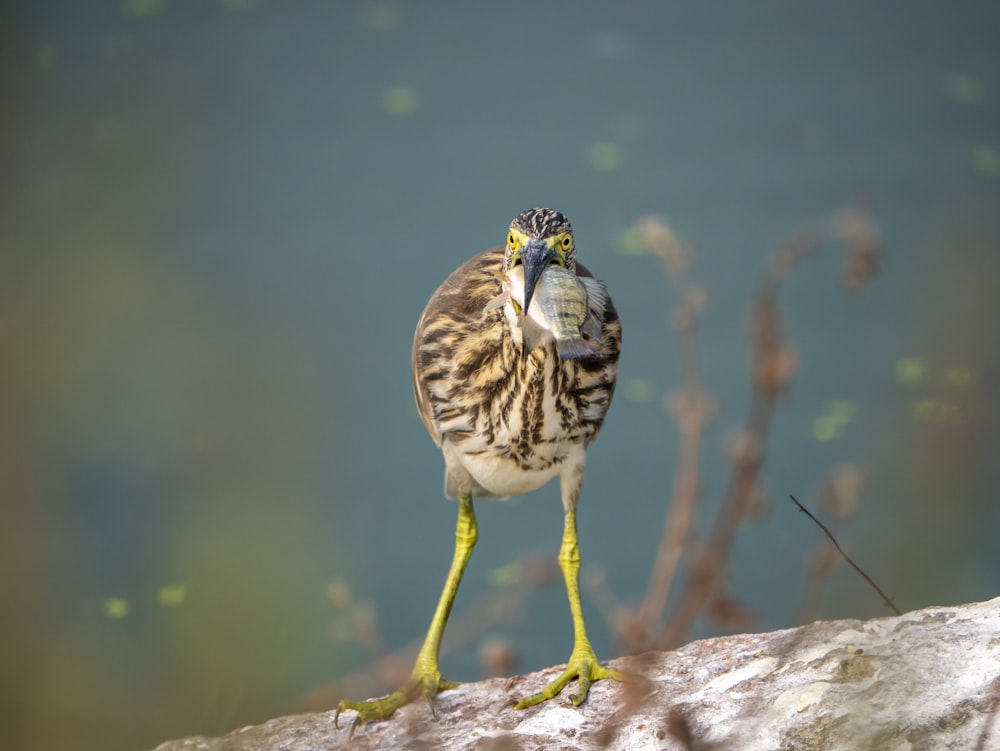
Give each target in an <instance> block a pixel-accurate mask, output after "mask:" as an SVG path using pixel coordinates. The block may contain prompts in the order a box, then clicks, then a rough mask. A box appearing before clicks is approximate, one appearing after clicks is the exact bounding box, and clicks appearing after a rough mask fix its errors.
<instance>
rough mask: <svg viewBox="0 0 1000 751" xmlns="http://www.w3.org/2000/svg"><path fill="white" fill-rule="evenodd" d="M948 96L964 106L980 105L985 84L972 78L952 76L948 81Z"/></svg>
mask: <svg viewBox="0 0 1000 751" xmlns="http://www.w3.org/2000/svg"><path fill="white" fill-rule="evenodd" d="M948 96H949V97H951V98H952V99H954V100H955V101H956V102H961V103H962V104H980V103H982V101H983V84H982V83H981V82H980V81H979V79H978V78H973V77H972V76H952V77H951V78H949V79H948Z"/></svg>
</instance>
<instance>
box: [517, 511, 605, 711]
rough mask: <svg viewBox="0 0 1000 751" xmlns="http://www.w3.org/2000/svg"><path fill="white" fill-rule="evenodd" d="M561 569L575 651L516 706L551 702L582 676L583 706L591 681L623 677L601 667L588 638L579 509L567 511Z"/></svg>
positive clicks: (579, 697) (577, 698) (578, 700)
mask: <svg viewBox="0 0 1000 751" xmlns="http://www.w3.org/2000/svg"><path fill="white" fill-rule="evenodd" d="M559 568H561V569H562V572H563V577H564V578H565V579H566V593H567V594H568V595H569V610H570V613H571V614H572V615H573V652H572V653H571V654H570V656H569V661H568V662H567V663H566V669H565V670H564V671H563V672H562V674H561V675H560V676H559V677H558V678H556V679H555V680H554V681H552V683H550V684H549V685H548V686H546V687H545V688H543V689H542V690H541V691H539V692H538V693H537V694H532V695H531V696H526V697H525V698H523V699H521V701H519V702H517V704H515V705H514V709H527V708H528V707H533V706H535V705H536V704H541V703H542V702H543V701H548V700H549V699H551V698H553V697H554V696H556V695H558V694H559V692H560V691H562V690H563V689H564V688H565V687H566V684H567V683H569V682H570V681H571V680H573V679H574V678H578V679H579V683H578V684H577V688H576V693H575V694H573V696H572V697H571V698H572V700H573V704H574V705H576V706H580V705H581V704H582V703H583V702H584V701H586V699H587V694H588V693H589V692H590V684H591V683H593V682H594V681H597V680H600V679H602V678H612V679H614V680H616V681H621V680H624V676H622V674H621V673H619V672H618V671H617V670H613V669H612V668H606V667H602V666H601V665H600V663H598V661H597V655H596V654H594V648H593V647H592V646H590V640H589V639H588V638H587V627H586V626H585V625H584V623H583V609H582V608H581V607H580V546H579V544H578V543H577V539H576V509H572V508H571V509H569V510H567V511H566V523H565V526H564V528H563V541H562V547H561V548H560V550H559Z"/></svg>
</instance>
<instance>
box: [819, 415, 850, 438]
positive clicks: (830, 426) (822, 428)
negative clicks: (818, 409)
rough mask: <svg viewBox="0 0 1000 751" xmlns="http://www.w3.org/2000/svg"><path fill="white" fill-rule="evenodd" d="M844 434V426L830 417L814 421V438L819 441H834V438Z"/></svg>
mask: <svg viewBox="0 0 1000 751" xmlns="http://www.w3.org/2000/svg"><path fill="white" fill-rule="evenodd" d="M843 432H844V428H843V425H841V424H840V423H839V422H837V420H835V419H833V418H831V417H829V416H827V417H817V418H816V419H815V420H814V421H813V426H812V436H813V438H815V439H816V440H817V441H832V440H833V439H834V438H839V437H840V435H841V433H843Z"/></svg>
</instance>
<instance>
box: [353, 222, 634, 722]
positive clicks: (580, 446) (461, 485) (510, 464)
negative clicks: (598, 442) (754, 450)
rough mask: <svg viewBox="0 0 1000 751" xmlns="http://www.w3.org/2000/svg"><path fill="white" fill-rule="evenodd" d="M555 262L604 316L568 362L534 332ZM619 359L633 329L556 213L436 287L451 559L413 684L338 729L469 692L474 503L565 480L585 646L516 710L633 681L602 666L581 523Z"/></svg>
mask: <svg viewBox="0 0 1000 751" xmlns="http://www.w3.org/2000/svg"><path fill="white" fill-rule="evenodd" d="M553 266H556V267H561V269H562V270H565V271H567V272H570V273H571V274H574V275H575V276H576V277H577V278H578V279H579V281H580V282H582V283H585V284H583V285H582V287H583V289H584V290H585V291H586V293H587V303H588V307H589V313H588V316H589V318H591V319H596V320H590V321H588V323H590V324H591V325H590V326H584V327H583V329H584V331H589V332H590V334H589V335H590V336H593V341H589V342H588V346H587V348H586V350H585V351H583V352H581V351H580V349H579V348H577V349H571V350H570V352H569V353H568V354H567V353H565V352H564V354H563V356H561V355H560V346H559V344H560V343H559V342H558V341H556V339H555V338H554V337H553V336H552V335H548V336H547V337H546V336H543V337H541V338H540V339H539V338H538V337H526V336H525V330H526V326H527V324H528V314H529V313H530V312H531V311H533V310H535V308H534V307H533V299H534V301H535V303H538V297H539V296H540V295H541V294H543V292H542V291H540V290H544V288H545V284H546V282H545V279H546V277H545V272H546V269H547V268H549V267H553ZM560 273H562V272H560ZM512 280H517V283H513V282H512ZM536 333H537V332H536ZM526 340H527V341H526ZM620 352H621V322H620V320H619V317H618V312H617V310H616V309H615V306H614V304H613V303H612V302H611V299H610V296H608V294H607V288H606V287H605V286H604V284H603V282H599V281H598V280H596V279H595V278H594V276H593V275H592V274H591V273H590V271H588V270H587V268H586V267H584V266H583V265H582V264H580V263H578V262H577V259H576V242H575V238H574V235H573V229H572V227H571V225H570V223H569V220H568V219H567V218H566V217H565V216H564V215H563V214H562V213H560V212H558V211H556V210H554V209H548V208H535V209H529V210H527V211H523V212H521V213H520V214H518V215H517V216H516V217H515V218H514V220H513V221H512V222H511V224H510V226H509V229H508V232H507V238H506V243H505V244H504V245H498V246H496V247H493V248H489V249H488V250H484V251H482V252H480V253H478V254H476V255H474V256H473V257H472V258H470V259H469V260H468V261H466V262H465V263H464V264H462V265H461V266H459V267H458V268H457V269H456V270H455V271H454V272H452V273H451V275H449V276H448V277H447V278H446V279H445V281H444V282H443V283H442V284H441V286H440V287H438V289H437V291H435V292H434V294H433V295H432V296H431V298H430V300H429V302H428V303H427V306H426V308H425V309H424V311H423V314H422V315H421V317H420V320H419V323H418V324H417V328H416V332H415V333H414V339H413V351H412V365H413V389H414V395H415V398H416V403H417V409H418V412H419V414H420V418H421V420H422V421H423V424H424V426H425V427H426V429H427V432H428V433H429V434H430V436H431V438H432V439H433V440H434V442H435V443H436V444H437V446H438V447H439V448H440V449H441V451H442V454H443V457H444V464H445V483H444V485H445V488H444V494H445V496H446V497H447V498H449V499H457V500H458V521H457V524H456V531H455V548H454V554H453V559H452V563H451V567H450V569H449V571H448V576H447V579H446V581H445V586H444V589H443V591H442V593H441V597H440V600H439V601H438V604H437V608H436V609H435V611H434V615H433V617H432V619H431V623H430V627H429V628H428V631H427V635H426V637H425V639H424V642H423V645H422V647H421V648H420V651H419V652H418V655H417V658H416V661H415V663H414V667H413V670H412V672H411V674H410V676H409V678H408V679H407V680H406V681H405V682H404V683H403V685H402V686H401V687H400V688H399V689H397V690H396V691H394V692H392V693H391V694H388V695H387V696H383V697H381V698H378V699H371V700H368V701H350V700H347V699H344V700H341V701H340V703H339V705H338V707H337V711H336V714H335V717H334V724H335V725H337V721H338V719H339V717H340V715H341V713H343V712H345V711H348V710H353V711H355V712H356V717H355V719H354V722H353V724H352V726H351V733H352V734H353V732H354V730H355V728H357V727H358V726H359V725H362V724H364V723H367V722H371V721H377V720H385V719H388V718H389V717H390V716H391V715H392V714H393V713H394V712H395V711H396V710H397V709H398V708H399V707H401V706H403V705H405V704H408V703H410V702H412V701H414V700H416V699H418V698H421V697H422V698H423V699H424V700H426V701H427V702H428V703H430V704H431V710H432V711H433V703H432V702H433V699H434V697H435V696H436V695H437V694H438V693H439V692H440V691H444V690H447V689H451V688H455V687H456V686H458V685H459V684H458V683H456V682H454V681H450V680H446V679H444V678H443V677H442V676H441V671H440V667H439V652H440V647H441V639H442V637H443V635H444V630H445V625H446V623H447V620H448V615H449V613H450V612H451V608H452V605H453V603H454V601H455V597H456V594H457V592H458V587H459V583H460V581H461V578H462V574H463V572H464V571H465V568H466V564H467V563H468V561H469V558H470V556H471V554H472V549H473V547H474V546H475V544H476V540H477V538H478V526H477V523H476V517H475V513H474V509H473V502H474V500H475V499H505V498H506V497H509V496H514V495H521V494H524V493H528V492H530V491H533V490H536V489H538V488H540V487H542V486H543V485H545V484H546V483H548V482H549V481H550V480H552V479H555V478H556V477H558V478H559V485H560V492H561V496H562V505H563V513H564V525H563V537H562V545H561V547H560V550H559V555H558V563H559V567H560V569H561V570H562V574H563V577H564V579H565V583H566V591H567V596H568V598H569V606H570V615H571V617H572V622H573V648H572V651H571V653H570V656H569V659H568V661H567V663H566V667H565V669H564V670H563V671H562V672H561V674H560V675H559V676H558V677H556V678H555V680H553V681H552V682H551V683H549V684H548V685H546V686H545V687H543V688H542V689H541V690H540V691H538V692H537V693H534V694H531V695H529V696H526V697H524V698H522V699H520V700H518V701H514V702H511V705H512V706H513V708H514V709H527V708H528V707H533V706H536V705H538V704H541V703H542V702H545V701H548V700H550V699H552V698H554V697H555V696H557V695H558V694H560V692H562V690H563V689H564V688H565V687H566V686H567V685H568V684H569V683H570V682H571V681H573V680H576V681H577V686H576V691H575V693H574V694H573V695H572V697H571V700H572V702H573V704H574V705H576V706H579V705H580V704H582V703H583V702H584V701H585V700H586V698H587V695H588V692H589V690H590V686H591V684H592V683H593V682H594V681H597V680H600V679H606V678H610V679H614V680H618V681H621V680H624V675H623V674H622V673H620V672H619V671H617V670H614V669H613V668H609V667H606V666H604V665H601V664H600V662H599V661H598V659H597V655H596V654H595V652H594V648H593V646H592V645H591V643H590V640H589V639H588V636H587V630H586V625H585V623H584V618H583V609H582V606H581V603H580V588H579V572H580V551H579V544H578V541H577V524H576V512H577V505H578V502H579V499H580V491H581V488H582V486H583V475H584V465H585V461H586V449H587V447H588V446H589V444H590V443H591V442H592V441H593V440H594V439H595V438H596V437H597V434H598V431H599V430H600V429H601V426H602V424H603V422H604V417H605V415H606V414H607V411H608V407H609V405H610V404H611V398H612V396H613V394H614V390H615V383H616V379H617V374H618V358H619V354H620ZM337 726H338V727H339V725H337Z"/></svg>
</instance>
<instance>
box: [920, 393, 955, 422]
mask: <svg viewBox="0 0 1000 751" xmlns="http://www.w3.org/2000/svg"><path fill="white" fill-rule="evenodd" d="M913 419H914V420H918V421H919V422H936V423H948V424H952V425H955V424H958V423H962V422H965V411H964V410H963V409H962V408H961V407H960V406H959V405H957V404H953V403H951V402H945V401H940V400H938V399H925V400H924V401H922V402H915V403H914V404H913Z"/></svg>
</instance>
